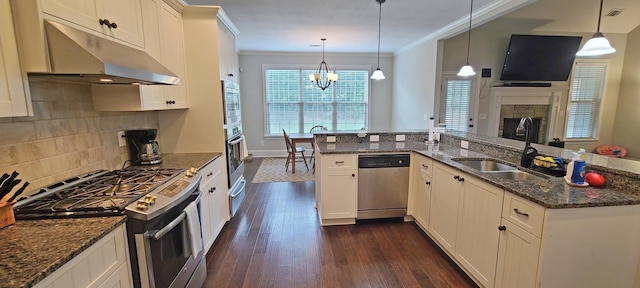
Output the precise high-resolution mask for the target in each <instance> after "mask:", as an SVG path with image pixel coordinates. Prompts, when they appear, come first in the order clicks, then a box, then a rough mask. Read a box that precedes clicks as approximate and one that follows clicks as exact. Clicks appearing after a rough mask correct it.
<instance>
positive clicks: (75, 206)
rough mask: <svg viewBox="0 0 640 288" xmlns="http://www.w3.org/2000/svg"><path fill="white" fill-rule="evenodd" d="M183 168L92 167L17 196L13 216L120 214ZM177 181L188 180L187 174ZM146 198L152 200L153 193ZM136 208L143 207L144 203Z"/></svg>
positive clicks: (170, 180)
mask: <svg viewBox="0 0 640 288" xmlns="http://www.w3.org/2000/svg"><path fill="white" fill-rule="evenodd" d="M184 171H185V170H184V169H175V168H160V167H143V166H133V167H129V168H127V169H123V170H114V171H107V170H96V171H92V172H90V173H86V174H82V175H78V176H75V177H71V178H69V179H65V180H63V181H60V182H57V183H54V184H51V185H48V186H46V187H43V188H41V189H40V190H39V191H38V192H37V193H36V194H33V195H31V196H30V197H27V198H23V199H21V200H20V201H18V202H17V203H16V204H15V205H14V212H15V217H16V219H43V218H66V217H92V216H113V215H122V214H124V213H125V210H126V208H127V206H130V205H133V207H135V205H136V204H135V203H134V202H136V201H137V200H138V199H140V198H142V197H143V196H145V195H147V194H149V193H150V192H151V191H154V190H156V189H158V188H159V187H160V186H162V185H163V184H167V183H168V182H176V181H178V179H176V180H172V179H173V178H176V176H179V175H182V174H184ZM178 178H187V177H178ZM179 181H187V182H188V178H187V180H182V179H180V180H179ZM165 186H166V185H165ZM163 187H164V186H163ZM147 198H149V200H153V201H155V196H153V197H151V196H147ZM145 199H146V198H145ZM143 204H144V203H143ZM138 210H142V211H144V210H146V207H142V208H139V209H138Z"/></svg>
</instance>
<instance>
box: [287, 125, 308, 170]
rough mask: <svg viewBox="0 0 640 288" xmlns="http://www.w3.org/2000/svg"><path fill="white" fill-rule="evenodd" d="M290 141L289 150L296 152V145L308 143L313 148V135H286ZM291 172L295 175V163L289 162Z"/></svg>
mask: <svg viewBox="0 0 640 288" xmlns="http://www.w3.org/2000/svg"><path fill="white" fill-rule="evenodd" d="M287 135H289V139H290V140H291V149H293V151H296V145H297V144H299V143H309V144H311V147H313V133H287ZM291 172H292V173H294V174H295V173H296V161H291Z"/></svg>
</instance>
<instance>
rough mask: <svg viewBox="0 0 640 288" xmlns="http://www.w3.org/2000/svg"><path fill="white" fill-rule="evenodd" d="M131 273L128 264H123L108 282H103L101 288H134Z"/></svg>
mask: <svg viewBox="0 0 640 288" xmlns="http://www.w3.org/2000/svg"><path fill="white" fill-rule="evenodd" d="M132 281H133V280H132V279H131V272H130V271H129V265H128V264H127V263H125V264H122V265H121V266H120V268H118V270H116V272H114V273H113V274H112V275H111V276H110V277H109V278H107V280H105V281H104V282H102V284H100V286H98V287H99V288H129V287H133V285H132Z"/></svg>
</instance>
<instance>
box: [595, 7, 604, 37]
mask: <svg viewBox="0 0 640 288" xmlns="http://www.w3.org/2000/svg"><path fill="white" fill-rule="evenodd" d="M603 4H604V0H600V13H598V31H597V32H598V33H600V20H602V5H603Z"/></svg>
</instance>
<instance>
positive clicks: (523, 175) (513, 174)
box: [491, 170, 539, 180]
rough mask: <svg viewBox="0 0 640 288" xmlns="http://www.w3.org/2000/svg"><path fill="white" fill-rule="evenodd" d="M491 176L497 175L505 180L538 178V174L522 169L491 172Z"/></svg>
mask: <svg viewBox="0 0 640 288" xmlns="http://www.w3.org/2000/svg"><path fill="white" fill-rule="evenodd" d="M491 176H495V177H499V178H502V179H507V180H531V179H539V177H538V176H536V175H533V174H530V173H527V172H524V171H519V170H516V171H501V172H495V173H491Z"/></svg>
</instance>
